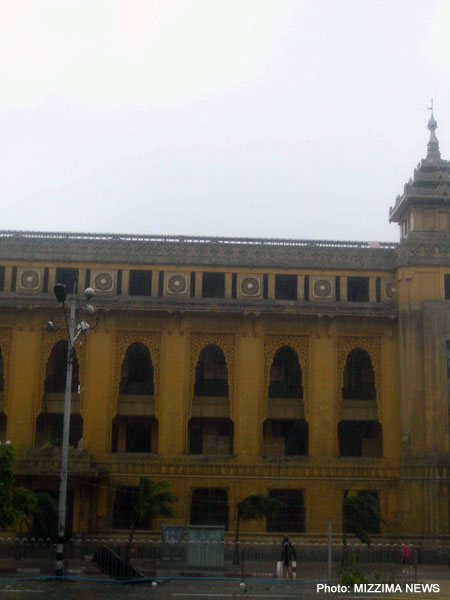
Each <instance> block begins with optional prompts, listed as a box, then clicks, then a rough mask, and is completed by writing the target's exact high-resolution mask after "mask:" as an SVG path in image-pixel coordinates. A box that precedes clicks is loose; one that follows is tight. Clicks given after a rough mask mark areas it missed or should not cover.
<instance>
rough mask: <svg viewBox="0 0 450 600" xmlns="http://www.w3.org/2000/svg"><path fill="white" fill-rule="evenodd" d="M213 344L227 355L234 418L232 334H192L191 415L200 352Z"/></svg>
mask: <svg viewBox="0 0 450 600" xmlns="http://www.w3.org/2000/svg"><path fill="white" fill-rule="evenodd" d="M211 344H213V345H215V346H218V347H219V348H220V349H221V350H222V352H223V353H224V355H225V361H226V363H227V369H228V390H229V396H228V398H229V403H230V416H231V418H233V406H234V403H233V399H234V382H235V336H234V334H230V333H203V332H199V333H191V336H190V359H189V398H188V404H189V414H191V412H192V399H193V397H194V384H195V368H196V366H197V363H198V358H199V355H200V352H201V351H202V350H203V348H204V347H205V346H210V345H211Z"/></svg>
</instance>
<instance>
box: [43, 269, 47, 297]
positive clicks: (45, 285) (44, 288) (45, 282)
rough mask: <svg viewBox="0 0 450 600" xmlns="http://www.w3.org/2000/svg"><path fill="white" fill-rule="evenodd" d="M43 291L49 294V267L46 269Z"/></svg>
mask: <svg viewBox="0 0 450 600" xmlns="http://www.w3.org/2000/svg"><path fill="white" fill-rule="evenodd" d="M42 291H43V292H44V294H46V293H47V292H48V267H45V269H44V279H43V281H42Z"/></svg>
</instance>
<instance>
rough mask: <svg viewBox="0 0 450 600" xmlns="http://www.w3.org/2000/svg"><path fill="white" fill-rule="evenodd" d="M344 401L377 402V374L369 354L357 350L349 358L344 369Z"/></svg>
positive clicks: (360, 349) (359, 349)
mask: <svg viewBox="0 0 450 600" xmlns="http://www.w3.org/2000/svg"><path fill="white" fill-rule="evenodd" d="M342 398H343V399H344V400H375V398H376V390H375V374H374V371H373V367H372V362H371V360H370V356H369V354H368V353H367V352H366V351H365V350H363V349H362V348H355V349H354V350H352V351H351V352H350V353H349V355H348V356H347V362H346V363H345V369H344V387H343V388H342Z"/></svg>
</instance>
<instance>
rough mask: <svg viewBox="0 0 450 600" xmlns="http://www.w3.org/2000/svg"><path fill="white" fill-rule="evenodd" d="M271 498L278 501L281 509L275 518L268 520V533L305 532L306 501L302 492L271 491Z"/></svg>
mask: <svg viewBox="0 0 450 600" xmlns="http://www.w3.org/2000/svg"><path fill="white" fill-rule="evenodd" d="M269 498H274V499H275V500H278V501H279V502H280V504H281V508H280V510H279V511H278V514H277V515H276V516H275V517H273V518H272V519H267V531H280V532H285V533H293V532H303V531H305V501H304V498H303V492H302V491H301V490H269Z"/></svg>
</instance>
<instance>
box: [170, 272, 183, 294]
mask: <svg viewBox="0 0 450 600" xmlns="http://www.w3.org/2000/svg"><path fill="white" fill-rule="evenodd" d="M167 289H168V291H169V293H171V294H184V293H185V291H186V278H185V277H183V275H172V276H171V277H169V279H168V281H167Z"/></svg>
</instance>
